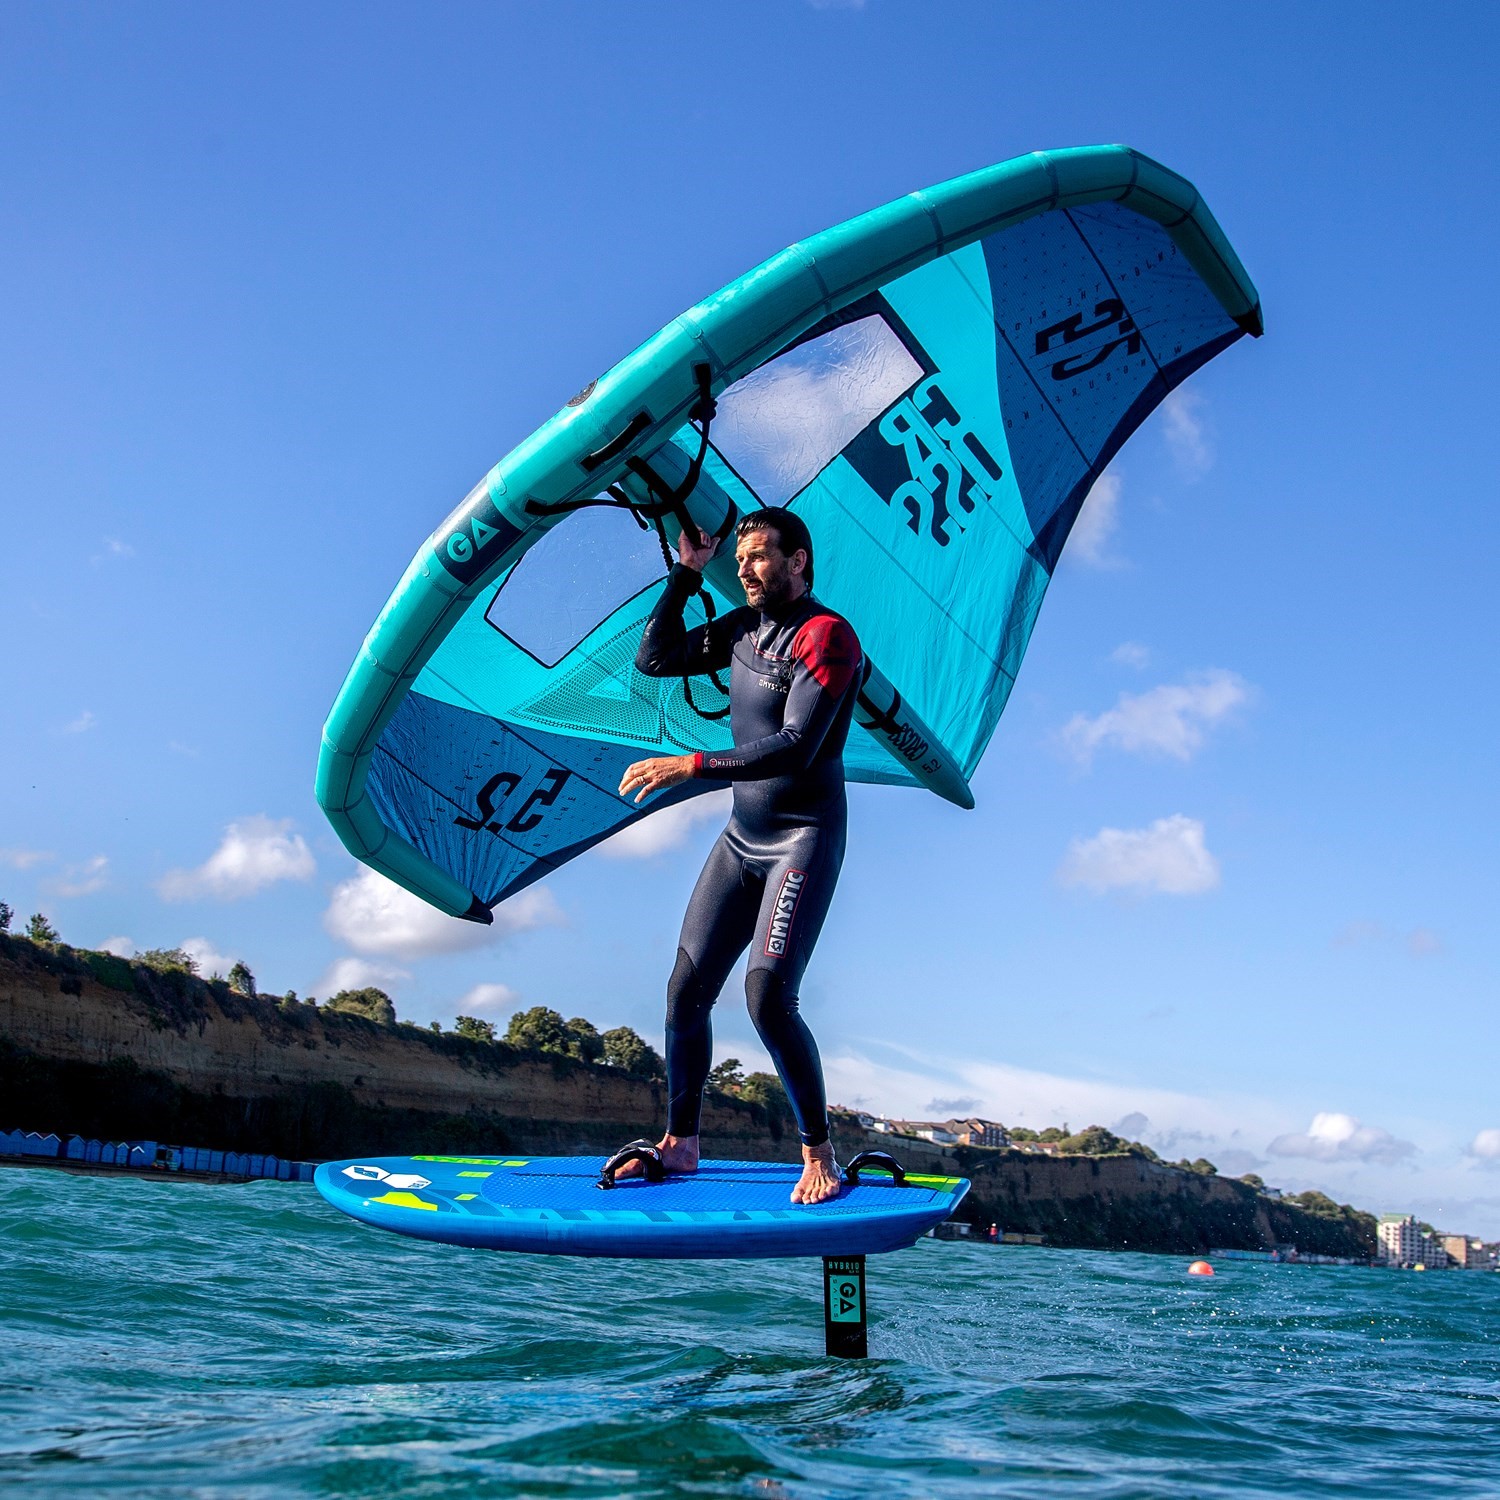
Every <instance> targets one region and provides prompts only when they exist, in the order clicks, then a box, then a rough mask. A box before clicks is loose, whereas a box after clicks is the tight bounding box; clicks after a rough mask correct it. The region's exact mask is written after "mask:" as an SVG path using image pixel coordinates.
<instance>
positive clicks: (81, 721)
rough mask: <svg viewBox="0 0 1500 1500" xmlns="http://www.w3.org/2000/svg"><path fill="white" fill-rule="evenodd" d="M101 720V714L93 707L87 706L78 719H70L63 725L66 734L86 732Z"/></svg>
mask: <svg viewBox="0 0 1500 1500" xmlns="http://www.w3.org/2000/svg"><path fill="white" fill-rule="evenodd" d="M98 722H99V716H98V714H96V713H95V712H94V710H93V709H91V708H86V709H84V710H83V712H82V713H81V714H79V715H78V717H77V718H76V719H72V720H70V721H69V722H68V723H66V724H64V725H63V733H64V734H86V733H87V732H88V731H89V730H90V729H92V728H93V727H94V726H95V725H96V724H97V723H98Z"/></svg>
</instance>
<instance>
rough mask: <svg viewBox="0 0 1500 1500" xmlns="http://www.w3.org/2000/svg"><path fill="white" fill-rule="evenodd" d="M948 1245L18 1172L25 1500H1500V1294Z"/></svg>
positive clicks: (5, 1376) (1426, 1282)
mask: <svg viewBox="0 0 1500 1500" xmlns="http://www.w3.org/2000/svg"><path fill="white" fill-rule="evenodd" d="M1185 1269H1186V1261H1185V1260H1181V1259H1175V1258H1172V1257H1158V1256H1145V1255H1130V1254H1121V1255H1108V1254H1101V1253H1096V1252H1071V1251H1047V1250H1025V1249H996V1248H993V1247H990V1246H979V1245H964V1244H951V1243H950V1244H940V1243H936V1242H931V1241H927V1242H923V1243H922V1244H920V1245H919V1246H917V1247H916V1248H915V1249H913V1250H909V1251H904V1252H902V1253H900V1254H897V1255H892V1256H886V1257H883V1258H881V1259H879V1260H875V1261H872V1262H871V1278H870V1286H871V1302H872V1309H871V1327H870V1340H871V1349H872V1353H873V1354H874V1355H875V1357H874V1358H872V1359H871V1360H869V1361H867V1362H863V1363H842V1362H837V1361H830V1360H827V1359H825V1358H824V1357H823V1356H822V1353H821V1346H822V1300H821V1299H822V1292H821V1284H820V1279H819V1268H818V1266H817V1264H816V1262H806V1263H802V1262H797V1261H770V1262H724V1263H665V1264H650V1263H642V1262H624V1261H618V1262H617V1261H570V1260H564V1259H560V1258H541V1257H525V1256H502V1255H492V1254H486V1253H484V1252H478V1251H465V1250H459V1249H453V1248H449V1247H445V1246H438V1245H426V1244H421V1243H417V1242H414V1241H407V1240H401V1239H398V1238H396V1237H394V1236H390V1235H384V1234H381V1233H379V1232H378V1231H375V1230H369V1229H365V1228H363V1227H362V1226H360V1225H357V1224H354V1223H352V1222H350V1221H349V1220H347V1219H345V1218H343V1217H342V1216H341V1215H339V1214H337V1213H335V1212H334V1211H333V1210H332V1209H330V1208H328V1207H327V1206H326V1205H325V1204H324V1203H323V1202H322V1200H321V1199H319V1198H318V1197H317V1196H316V1195H315V1194H314V1193H313V1192H312V1191H311V1190H310V1189H308V1188H305V1187H297V1186H292V1185H288V1184H282V1183H270V1182H259V1183H250V1184H243V1185H231V1186H219V1185H205V1184H198V1183H191V1182H182V1181H161V1180H152V1179H139V1178H123V1177H86V1176H75V1175H70V1174H66V1173H61V1172H57V1171H50V1170H41V1169H20V1168H4V1169H0V1335H3V1336H0V1493H8V1492H9V1491H10V1490H11V1489H12V1487H14V1488H16V1489H18V1490H19V1489H20V1488H21V1487H23V1486H24V1488H25V1491H26V1493H28V1494H38V1495H45V1494H49V1493H50V1494H59V1495H64V1494H66V1495H84V1494H92V1493H108V1494H109V1495H111V1496H122V1497H125V1496H137V1495H138V1496H148V1495H149V1496H163V1495H193V1496H215V1497H217V1496H234V1497H261V1496H266V1497H270V1496H276V1497H281V1496H289V1495H293V1496H294V1495H318V1496H324V1495H330V1494H336V1495H347V1496H386V1495H393V1496H394V1495H402V1496H407V1495H414V1496H434V1497H445V1496H454V1497H458V1496H463V1497H483V1496H547V1497H558V1496H568V1497H571V1496H611V1497H613V1496H632V1497H634V1496H669V1495H671V1496H675V1495H684V1496H686V1495H694V1496H705V1495H706V1496H721V1495H743V1496H751V1497H759V1500H776V1497H781V1496H795V1497H799V1500H801V1497H814V1496H816V1497H819V1500H829V1497H846V1496H847V1497H851V1500H856V1497H857V1500H870V1497H873V1496H912V1497H929V1496H942V1497H948V1496H979V1495H983V1496H997V1495H998V1496H1009V1495H1015V1496H1021V1495H1025V1496H1028V1497H1034V1496H1036V1495H1037V1494H1039V1493H1045V1494H1047V1495H1048V1496H1067V1497H1072V1496H1090V1497H1092V1496H1099V1497H1109V1500H1124V1497H1134V1496H1141V1497H1152V1500H1160V1497H1178V1496H1181V1497H1188V1496H1192V1497H1200V1496H1219V1495H1224V1496H1230V1495H1233V1496H1235V1497H1244V1496H1248V1495H1291V1496H1307V1495H1336V1496H1345V1495H1348V1496H1359V1495H1372V1496H1373V1495H1382V1496H1384V1495H1391V1494H1394V1493H1396V1492H1397V1490H1398V1489H1399V1490H1407V1489H1409V1488H1410V1487H1412V1486H1416V1485H1424V1484H1425V1485H1432V1486H1436V1487H1441V1490H1442V1493H1443V1494H1444V1496H1445V1500H1451V1497H1457V1496H1480V1495H1484V1496H1495V1495H1497V1494H1500V1277H1496V1276H1486V1275H1482V1274H1480V1273H1477V1272H1476V1273H1460V1272H1451V1273H1447V1274H1428V1275H1426V1276H1421V1275H1412V1274H1404V1275H1403V1274H1397V1273H1390V1272H1377V1271H1368V1270H1357V1269H1334V1268H1310V1267H1297V1266H1277V1265H1267V1264H1262V1263H1253V1262H1249V1263H1247V1262H1241V1263H1234V1264H1230V1265H1225V1266H1223V1267H1221V1268H1220V1271H1219V1275H1218V1276H1216V1277H1214V1278H1213V1279H1212V1280H1207V1279H1197V1278H1194V1279H1192V1280H1189V1279H1188V1278H1187V1276H1186V1275H1185V1274H1184V1273H1185Z"/></svg>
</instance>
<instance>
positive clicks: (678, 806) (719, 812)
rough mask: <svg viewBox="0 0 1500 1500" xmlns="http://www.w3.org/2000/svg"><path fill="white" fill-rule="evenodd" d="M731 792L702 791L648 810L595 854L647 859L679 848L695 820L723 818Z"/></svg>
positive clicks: (695, 822)
mask: <svg viewBox="0 0 1500 1500" xmlns="http://www.w3.org/2000/svg"><path fill="white" fill-rule="evenodd" d="M733 801H734V793H733V792H731V791H728V790H725V791H722V792H705V793H703V795H701V796H698V797H693V798H690V799H689V800H688V801H686V802H676V803H673V804H672V806H671V807H664V808H662V809H661V810H660V811H659V812H654V813H651V814H650V815H649V816H648V817H644V818H642V819H641V820H640V822H638V823H632V824H631V825H630V827H629V828H622V829H621V830H620V831H619V832H618V833H617V834H615V835H614V837H613V838H607V839H605V841H604V842H603V843H602V844H599V845H597V846H596V848H595V853H597V854H602V855H603V856H604V857H605V858H606V859H651V858H652V857H653V856H655V855H658V854H666V853H667V852H668V851H669V850H672V849H680V848H681V847H682V846H683V845H684V844H685V843H686V842H687V839H688V835H689V834H690V833H691V832H692V831H693V829H694V828H695V827H697V825H698V824H699V823H707V822H709V821H710V820H711V819H715V818H727V817H728V816H729V809H730V805H731V804H732V803H733Z"/></svg>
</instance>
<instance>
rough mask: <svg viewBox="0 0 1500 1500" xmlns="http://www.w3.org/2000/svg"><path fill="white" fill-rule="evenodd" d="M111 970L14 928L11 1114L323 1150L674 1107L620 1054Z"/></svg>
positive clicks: (774, 1133)
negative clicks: (574, 1053)
mask: <svg viewBox="0 0 1500 1500" xmlns="http://www.w3.org/2000/svg"><path fill="white" fill-rule="evenodd" d="M28 950H29V951H28ZM94 968H97V969H100V970H102V972H103V973H104V975H105V977H106V978H107V979H109V980H110V981H111V982H109V983H106V982H104V981H103V980H101V979H100V978H99V977H97V976H96V974H95V973H94V972H93V971H92V970H91V968H90V966H89V962H88V956H87V955H70V954H68V953H67V952H64V953H62V954H60V955H54V954H51V953H49V952H48V950H45V949H36V948H33V947H32V945H31V944H23V943H19V942H15V941H8V942H6V943H5V947H4V950H3V951H0V1042H3V1043H4V1044H6V1049H7V1055H8V1058H9V1062H8V1069H7V1071H6V1072H5V1073H4V1074H3V1075H0V1077H3V1081H4V1082H5V1084H6V1085H7V1086H5V1087H3V1088H0V1113H3V1114H4V1116H5V1118H6V1124H7V1128H13V1127H16V1126H19V1127H22V1128H25V1129H40V1130H56V1131H59V1132H64V1131H67V1132H73V1131H77V1132H78V1133H80V1134H90V1135H111V1136H124V1135H141V1134H147V1135H151V1136H154V1137H156V1138H158V1139H179V1138H182V1137H181V1136H180V1134H179V1136H172V1135H171V1134H170V1131H171V1130H172V1129H174V1128H175V1129H178V1130H179V1132H180V1131H181V1130H182V1129H188V1128H192V1127H194V1126H197V1127H199V1128H211V1133H212V1134H213V1136H214V1138H213V1139H198V1138H196V1137H195V1138H193V1139H192V1140H191V1142H190V1143H191V1144H195V1145H209V1146H219V1145H223V1146H225V1147H231V1146H232V1147H235V1148H238V1149H251V1145H250V1143H248V1142H247V1141H246V1140H245V1136H246V1134H247V1132H248V1133H254V1132H256V1131H258V1132H260V1134H261V1135H262V1136H264V1135H265V1134H266V1133H267V1132H270V1133H272V1134H275V1135H276V1136H277V1140H278V1144H272V1143H271V1142H270V1141H269V1140H265V1141H263V1142H262V1143H260V1145H259V1149H263V1150H277V1151H281V1152H287V1153H291V1152H293V1151H295V1152H296V1153H297V1154H302V1155H311V1156H330V1155H338V1154H342V1153H343V1152H345V1151H367V1150H376V1149H379V1150H388V1151H408V1150H419V1149H423V1148H424V1147H432V1148H435V1147H436V1146H438V1145H441V1144H454V1143H455V1142H458V1141H462V1142H463V1143H465V1144H475V1143H477V1142H478V1141H480V1140H485V1139H487V1140H490V1141H492V1142H493V1144H494V1145H495V1146H496V1147H497V1148H499V1147H502V1146H503V1147H505V1148H507V1149H511V1150H526V1151H536V1152H540V1151H543V1150H551V1151H607V1150H613V1149H614V1148H615V1147H616V1146H619V1145H621V1144H623V1143H624V1142H625V1141H626V1140H630V1139H632V1138H634V1137H635V1136H637V1135H641V1134H647V1133H650V1132H652V1131H653V1130H654V1129H655V1128H656V1127H657V1125H658V1123H659V1122H660V1120H661V1118H662V1116H663V1113H664V1106H665V1101H664V1099H663V1097H662V1090H661V1087H660V1085H658V1084H655V1083H651V1082H647V1081H645V1080H642V1079H639V1078H634V1077H631V1076H630V1075H628V1074H625V1073H622V1072H620V1071H618V1070H616V1069H612V1068H605V1067H599V1066H595V1065H591V1064H588V1063H582V1062H577V1061H574V1060H573V1059H571V1058H566V1057H561V1056H552V1055H541V1054H534V1053H525V1052H518V1051H515V1050H514V1049H511V1048H508V1047H504V1046H497V1045H491V1044H486V1043H479V1042H471V1041H468V1040H467V1039H465V1038H462V1037H456V1036H437V1035H435V1034H433V1033H431V1032H427V1031H422V1030H419V1029H417V1028H415V1027H385V1026H379V1025H376V1024H375V1023H373V1022H370V1021H365V1020H363V1019H361V1018H359V1017H357V1016H350V1015H343V1014H341V1013H339V1012H336V1011H329V1010H319V1009H316V1008H314V1007H312V1006H308V1005H296V1006H291V1007H285V1006H282V1005H280V1004H278V1003H277V1002H274V1001H270V1000H265V999H253V998H249V997H246V996H242V995H237V994H235V993H234V992H233V991H231V990H229V989H228V988H227V986H224V985H220V984H209V983H205V982H203V981H201V980H196V979H192V978H191V977H190V976H168V977H165V978H164V977H161V976H158V975H155V974H153V973H152V972H151V971H148V970H143V969H142V967H141V966H139V965H126V964H123V963H119V962H118V961H115V962H114V963H113V964H110V963H107V962H106V963H97V964H95V965H94ZM7 1095H8V1096H9V1098H8V1099H7V1098H6V1096H7ZM152 1109H155V1110H156V1118H155V1120H154V1121H153V1119H152V1118H151V1117H150V1115H151V1111H152ZM12 1115H15V1116H16V1118H14V1119H12V1118H11V1116H12ZM235 1122H242V1123H241V1124H238V1125H237V1124H236V1123H235ZM320 1122H321V1124H322V1126H323V1127H324V1129H325V1130H326V1132H327V1134H326V1135H325V1137H324V1138H323V1139H319V1138H318V1137H317V1133H316V1132H317V1129H318V1126H319V1124H320ZM705 1131H706V1133H710V1134H712V1136H713V1137H714V1139H715V1141H716V1143H721V1146H719V1147H718V1149H720V1150H721V1152H722V1154H726V1155H727V1154H731V1152H732V1153H733V1154H736V1155H740V1156H743V1157H745V1158H747V1159H751V1160H757V1159H779V1158H781V1157H784V1156H786V1155H787V1153H788V1149H789V1148H788V1145H787V1144H784V1143H783V1140H782V1137H783V1135H784V1131H783V1130H782V1128H781V1122H780V1121H779V1120H776V1119H772V1118H771V1117H769V1116H768V1115H767V1114H766V1112H765V1111H763V1110H760V1109H758V1108H755V1107H753V1106H750V1105H740V1104H738V1103H737V1102H735V1101H730V1100H719V1101H716V1102H714V1103H712V1104H711V1105H710V1108H709V1109H708V1110H707V1111H706V1115H705ZM230 1135H233V1136H235V1137H236V1138H235V1139H229V1138H228V1136H230ZM791 1150H792V1152H793V1154H795V1147H794V1146H792V1147H791Z"/></svg>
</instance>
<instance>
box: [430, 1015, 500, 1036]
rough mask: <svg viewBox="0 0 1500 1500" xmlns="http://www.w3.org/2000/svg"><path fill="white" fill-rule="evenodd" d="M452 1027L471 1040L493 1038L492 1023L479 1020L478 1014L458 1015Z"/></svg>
mask: <svg viewBox="0 0 1500 1500" xmlns="http://www.w3.org/2000/svg"><path fill="white" fill-rule="evenodd" d="M433 1024H434V1025H436V1024H437V1023H436V1022H434V1023H433ZM439 1029H441V1028H439ZM453 1029H454V1031H455V1032H457V1034H458V1035H459V1036H465V1037H468V1039H469V1040H470V1041H471V1042H493V1041H494V1040H495V1027H494V1023H493V1022H491V1021H481V1020H480V1019H479V1017H478V1016H460V1017H459V1018H458V1020H456V1021H455V1022H454V1023H453Z"/></svg>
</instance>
